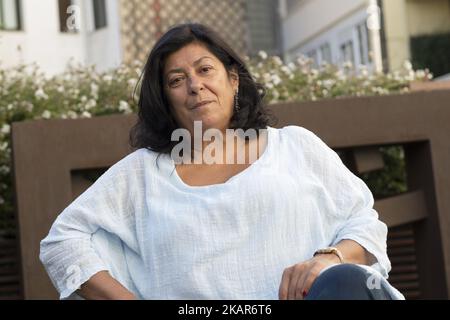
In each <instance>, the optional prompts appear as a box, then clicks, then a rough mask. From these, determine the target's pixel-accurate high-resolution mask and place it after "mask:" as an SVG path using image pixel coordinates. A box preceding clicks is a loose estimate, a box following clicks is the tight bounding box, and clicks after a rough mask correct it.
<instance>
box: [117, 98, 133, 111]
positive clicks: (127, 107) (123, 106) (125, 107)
mask: <svg viewBox="0 0 450 320" xmlns="http://www.w3.org/2000/svg"><path fill="white" fill-rule="evenodd" d="M119 111H122V112H124V113H131V112H132V110H131V108H130V105H129V104H128V102H126V101H123V100H120V102H119Z"/></svg>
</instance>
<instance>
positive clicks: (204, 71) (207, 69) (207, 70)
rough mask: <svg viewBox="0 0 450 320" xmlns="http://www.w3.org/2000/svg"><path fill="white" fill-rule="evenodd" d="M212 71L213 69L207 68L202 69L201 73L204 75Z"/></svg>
mask: <svg viewBox="0 0 450 320" xmlns="http://www.w3.org/2000/svg"><path fill="white" fill-rule="evenodd" d="M211 69H212V67H209V66H207V67H202V69H201V71H202V72H203V73H208V72H209V71H210V70H211Z"/></svg>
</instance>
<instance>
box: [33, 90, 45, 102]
mask: <svg viewBox="0 0 450 320" xmlns="http://www.w3.org/2000/svg"><path fill="white" fill-rule="evenodd" d="M34 95H35V96H36V98H37V99H38V100H40V99H42V100H47V99H48V95H47V94H46V93H45V92H44V90H43V89H42V88H39V89H37V90H36V92H35V93H34Z"/></svg>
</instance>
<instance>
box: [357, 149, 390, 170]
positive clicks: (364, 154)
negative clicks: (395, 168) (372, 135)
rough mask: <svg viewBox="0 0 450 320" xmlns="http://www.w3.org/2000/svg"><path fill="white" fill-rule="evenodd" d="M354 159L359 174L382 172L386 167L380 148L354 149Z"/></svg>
mask: <svg viewBox="0 0 450 320" xmlns="http://www.w3.org/2000/svg"><path fill="white" fill-rule="evenodd" d="M352 158H353V161H354V166H355V170H356V172H357V173H359V174H361V173H366V172H370V171H375V170H380V169H383V167H384V161H383V155H382V154H381V152H380V150H379V148H378V147H363V148H354V149H352Z"/></svg>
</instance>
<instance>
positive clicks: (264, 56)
mask: <svg viewBox="0 0 450 320" xmlns="http://www.w3.org/2000/svg"><path fill="white" fill-rule="evenodd" d="M258 56H259V57H260V58H261V59H263V60H266V59H267V57H268V56H267V53H266V52H265V51H262V50H261V51H259V52H258Z"/></svg>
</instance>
